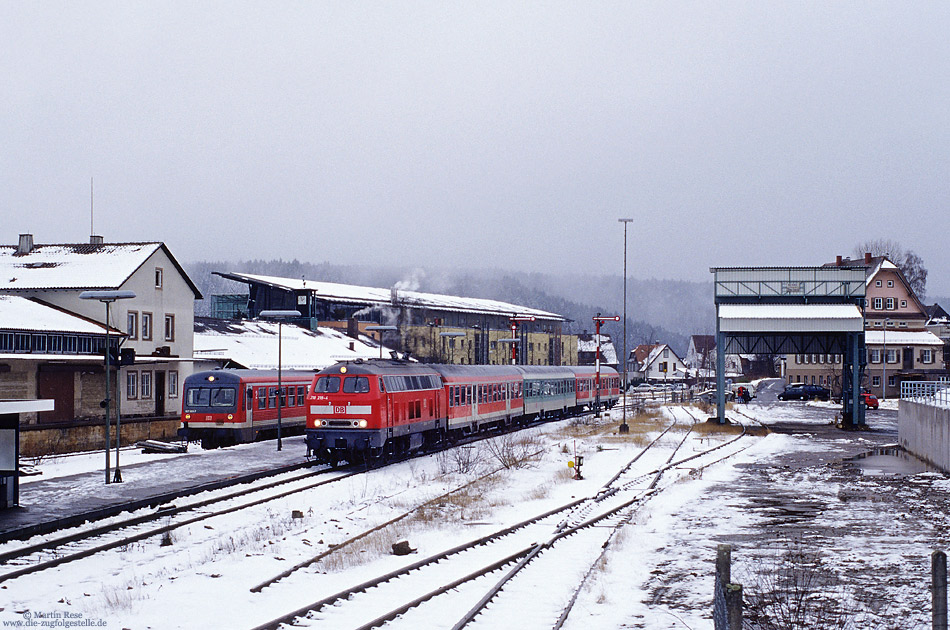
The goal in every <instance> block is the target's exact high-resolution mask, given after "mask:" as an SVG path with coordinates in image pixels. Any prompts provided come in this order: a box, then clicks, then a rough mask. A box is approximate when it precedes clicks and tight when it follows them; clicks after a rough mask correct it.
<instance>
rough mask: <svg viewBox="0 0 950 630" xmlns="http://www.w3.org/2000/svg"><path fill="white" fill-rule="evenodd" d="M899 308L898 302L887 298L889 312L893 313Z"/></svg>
mask: <svg viewBox="0 0 950 630" xmlns="http://www.w3.org/2000/svg"><path fill="white" fill-rule="evenodd" d="M895 308H897V300H895V299H894V298H892V297H889V298H887V310H889V311H893V310H894V309H895Z"/></svg>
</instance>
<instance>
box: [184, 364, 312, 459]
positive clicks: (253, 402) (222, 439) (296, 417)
mask: <svg viewBox="0 0 950 630" xmlns="http://www.w3.org/2000/svg"><path fill="white" fill-rule="evenodd" d="M277 380H278V379H277V371H276V370H212V371H208V372H196V373H195V374H192V375H191V376H189V377H188V378H186V379H185V383H184V387H183V391H184V401H183V404H182V413H181V428H179V429H178V435H179V436H180V437H182V438H184V439H187V440H191V441H198V440H200V441H201V445H202V446H203V447H204V448H214V447H218V446H229V445H231V444H238V443H242V442H253V441H255V440H258V439H262V438H267V437H275V436H276V435H277V409H278V407H277V406H278V404H279V405H280V412H281V414H280V415H281V418H280V424H281V432H282V433H283V434H285V435H293V434H295V433H296V434H300V433H301V432H302V431H303V429H304V426H305V424H306V421H307V413H306V399H307V392H308V389H309V387H310V384H311V381H312V380H313V372H308V371H297V370H283V372H282V374H281V379H280V381H281V383H280V389H279V390H278V386H277Z"/></svg>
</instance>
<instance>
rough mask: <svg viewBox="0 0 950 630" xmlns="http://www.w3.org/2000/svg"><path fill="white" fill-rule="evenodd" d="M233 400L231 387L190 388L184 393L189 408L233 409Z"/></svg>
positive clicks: (233, 393) (234, 394) (234, 398)
mask: <svg viewBox="0 0 950 630" xmlns="http://www.w3.org/2000/svg"><path fill="white" fill-rule="evenodd" d="M235 400H236V391H235V389H234V388H233V387H190V388H188V390H186V391H185V404H187V405H188V406H189V407H234V403H235Z"/></svg>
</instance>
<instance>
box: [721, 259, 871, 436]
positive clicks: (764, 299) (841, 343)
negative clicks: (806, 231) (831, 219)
mask: <svg viewBox="0 0 950 630" xmlns="http://www.w3.org/2000/svg"><path fill="white" fill-rule="evenodd" d="M710 271H711V272H712V273H713V274H714V278H715V280H714V287H715V288H714V292H715V301H716V414H717V415H716V418H717V420H718V421H719V422H720V423H722V422H725V417H726V416H725V405H726V402H725V370H726V365H725V358H726V354H769V355H775V354H814V353H818V354H837V355H841V356H842V358H843V365H842V372H843V373H842V411H843V417H844V422H845V424H846V425H858V426H859V425H863V424H864V423H865V422H864V405H863V404H861V403H862V401H861V392H860V383H861V376H862V372H863V370H864V367H865V363H866V353H865V348H864V301H865V295H866V278H867V267H865V266H847V267H713V268H711V269H710Z"/></svg>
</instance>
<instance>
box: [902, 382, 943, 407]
mask: <svg viewBox="0 0 950 630" xmlns="http://www.w3.org/2000/svg"><path fill="white" fill-rule="evenodd" d="M901 400H912V401H914V402H918V403H922V404H925V405H932V406H934V407H950V381H904V382H903V383H901Z"/></svg>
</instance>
